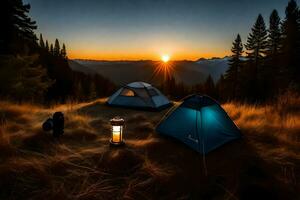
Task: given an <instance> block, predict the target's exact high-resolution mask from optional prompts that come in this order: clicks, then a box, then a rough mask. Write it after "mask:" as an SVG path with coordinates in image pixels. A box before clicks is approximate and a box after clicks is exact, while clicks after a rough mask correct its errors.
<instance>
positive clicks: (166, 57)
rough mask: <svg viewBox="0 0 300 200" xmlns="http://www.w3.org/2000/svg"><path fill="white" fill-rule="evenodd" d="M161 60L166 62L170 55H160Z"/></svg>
mask: <svg viewBox="0 0 300 200" xmlns="http://www.w3.org/2000/svg"><path fill="white" fill-rule="evenodd" d="M161 60H162V61H163V62H165V63H166V62H168V61H169V60H170V56H169V55H163V56H162V57H161Z"/></svg>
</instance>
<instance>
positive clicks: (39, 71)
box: [9, 56, 54, 101]
mask: <svg viewBox="0 0 300 200" xmlns="http://www.w3.org/2000/svg"><path fill="white" fill-rule="evenodd" d="M37 59H38V58H37V57H36V56H28V57H18V58H17V59H14V63H15V64H16V67H15V69H17V70H16V72H15V76H13V81H12V83H13V84H12V85H11V88H10V92H9V93H10V95H11V96H13V97H14V98H15V99H18V100H19V101H22V100H34V101H41V100H43V99H44V95H45V94H46V92H47V89H48V88H49V87H50V86H51V85H52V84H53V83H54V81H53V80H50V79H49V78H48V75H47V70H46V69H45V68H44V67H42V66H41V65H36V64H35V63H36V60H37Z"/></svg>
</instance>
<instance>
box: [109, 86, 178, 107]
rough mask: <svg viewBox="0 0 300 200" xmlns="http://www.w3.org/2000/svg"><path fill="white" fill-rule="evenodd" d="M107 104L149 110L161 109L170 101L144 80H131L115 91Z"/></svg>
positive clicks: (169, 103)
mask: <svg viewBox="0 0 300 200" xmlns="http://www.w3.org/2000/svg"><path fill="white" fill-rule="evenodd" d="M107 104H108V105H112V106H123V107H132V108H140V109H149V110H162V109H164V108H166V107H168V106H170V105H172V103H171V102H170V101H169V99H168V98H167V97H165V96H164V95H163V94H162V93H161V92H160V91H159V90H158V89H157V88H155V87H153V86H152V85H150V84H149V83H145V82H132V83H129V84H127V85H126V86H123V87H122V88H120V89H119V90H118V91H116V92H115V93H114V94H113V95H112V96H110V97H109V99H108V101H107Z"/></svg>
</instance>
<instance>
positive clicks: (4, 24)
mask: <svg viewBox="0 0 300 200" xmlns="http://www.w3.org/2000/svg"><path fill="white" fill-rule="evenodd" d="M29 10H30V5H29V4H23V2H22V0H14V1H12V0H2V1H1V6H0V13H1V31H0V54H11V53H12V54H14V53H16V52H15V51H21V50H20V49H13V48H12V46H16V44H15V43H16V42H20V41H23V42H20V43H19V44H18V45H21V44H22V45H24V44H23V43H24V42H35V41H36V36H35V34H34V30H35V29H36V28H37V26H36V22H35V21H32V20H31V18H30V17H28V13H29Z"/></svg>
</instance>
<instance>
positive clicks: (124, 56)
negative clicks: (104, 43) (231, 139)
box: [68, 50, 230, 61]
mask: <svg viewBox="0 0 300 200" xmlns="http://www.w3.org/2000/svg"><path fill="white" fill-rule="evenodd" d="M160 55H161V54H160V53H156V52H153V53H147V52H144V53H142V52H138V53H135V52H129V53H125V52H113V51H111V52H100V51H95V50H69V51H68V57H69V58H70V59H89V60H108V61H118V60H154V61H159V60H162V57H161V56H160ZM226 55H230V51H227V52H215V53H213V52H196V51H194V52H193V51H190V52H189V51H186V52H178V53H173V54H172V60H174V61H176V60H198V59H199V58H211V57H224V56H226Z"/></svg>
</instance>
